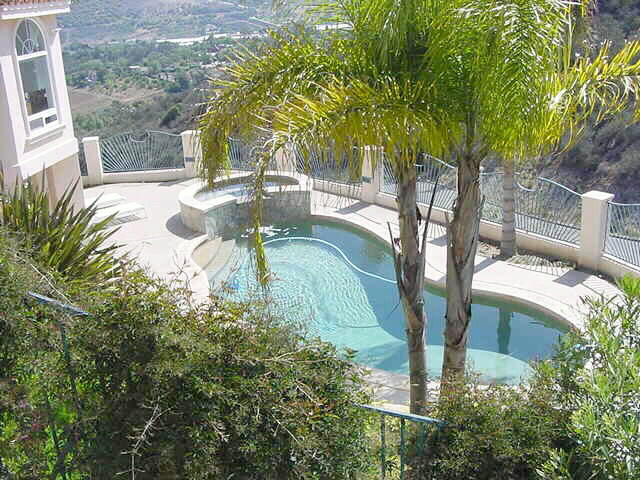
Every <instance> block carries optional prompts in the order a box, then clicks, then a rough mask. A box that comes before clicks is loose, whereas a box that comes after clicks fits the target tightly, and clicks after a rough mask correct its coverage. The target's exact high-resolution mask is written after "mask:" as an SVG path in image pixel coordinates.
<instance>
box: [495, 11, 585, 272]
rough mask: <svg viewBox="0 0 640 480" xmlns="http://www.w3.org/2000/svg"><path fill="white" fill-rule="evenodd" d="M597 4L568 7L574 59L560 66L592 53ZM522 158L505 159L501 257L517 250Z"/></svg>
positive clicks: (569, 42)
mask: <svg viewBox="0 0 640 480" xmlns="http://www.w3.org/2000/svg"><path fill="white" fill-rule="evenodd" d="M596 8H597V5H596V2H595V0H587V1H586V2H583V3H582V4H581V5H580V4H574V5H573V7H572V8H571V9H570V11H569V15H570V18H569V20H570V21H572V23H569V28H567V29H565V33H566V36H565V42H564V43H563V44H562V47H561V49H562V50H565V54H566V49H567V48H570V55H571V62H566V61H565V62H562V63H560V64H559V65H558V66H559V67H562V66H567V65H568V64H570V63H572V62H575V61H576V59H577V58H578V57H579V56H580V55H589V54H590V46H591V38H592V22H591V21H592V16H593V13H594V12H595V9H596ZM517 165H519V162H517V161H516V159H515V158H503V159H502V168H503V175H502V235H501V238H500V257H501V258H503V259H507V258H511V257H512V256H513V255H515V253H516V247H517V245H516V222H515V216H516V180H515V167H516V166H517Z"/></svg>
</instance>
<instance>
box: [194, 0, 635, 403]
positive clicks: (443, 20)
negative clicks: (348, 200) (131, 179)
mask: <svg viewBox="0 0 640 480" xmlns="http://www.w3.org/2000/svg"><path fill="white" fill-rule="evenodd" d="M315 5H316V8H318V9H320V11H321V12H322V14H326V15H328V16H330V17H331V18H332V19H333V20H334V21H336V22H337V23H339V24H347V25H348V26H349V28H347V29H345V30H342V31H334V32H332V33H331V34H329V35H327V36H323V37H321V38H319V39H316V38H314V37H313V36H310V35H307V34H305V33H304V32H302V31H301V32H296V33H292V32H288V31H284V32H280V33H277V34H276V33H274V34H272V36H271V40H270V41H269V42H266V43H265V44H264V45H263V46H262V47H261V49H260V50H259V51H258V52H257V53H251V52H243V53H241V54H239V56H238V58H237V60H236V61H235V62H234V63H233V64H232V66H231V67H229V68H228V70H227V73H228V76H227V79H226V80H225V82H224V83H223V84H222V85H221V88H219V89H218V90H217V91H216V94H215V95H214V97H213V98H212V100H211V102H210V103H209V107H208V110H207V112H206V114H205V115H203V117H202V119H201V122H200V129H201V131H202V147H203V162H202V165H203V170H202V172H201V173H202V175H203V177H205V178H207V179H209V181H212V180H213V179H214V178H215V177H217V176H218V175H220V174H221V173H223V172H224V171H225V170H227V169H228V168H229V163H228V159H227V156H226V151H227V137H228V136H230V135H231V134H237V133H240V134H247V133H251V132H255V131H256V130H258V131H260V132H261V133H264V132H267V133H268V138H269V140H268V141H266V142H265V143H264V150H263V155H262V156H261V160H260V161H259V162H258V163H257V166H256V176H255V191H256V192H260V191H261V187H262V184H263V181H264V176H265V172H266V169H267V164H268V158H269V155H270V154H271V153H272V152H274V151H276V150H277V149H279V148H281V147H282V146H284V145H285V144H287V143H288V142H293V143H295V144H297V145H299V146H300V147H301V149H302V150H303V152H304V151H308V150H309V149H310V148H312V147H311V146H313V145H322V146H325V145H330V146H331V148H332V149H333V150H334V156H335V158H340V156H341V155H342V154H343V153H347V152H350V151H351V149H352V146H353V145H354V144H357V145H376V146H379V147H381V148H382V149H383V151H384V152H385V154H386V157H387V159H388V161H389V163H390V165H391V167H392V168H393V171H394V173H395V175H396V177H397V179H398V220H399V226H400V247H401V248H400V249H399V251H395V249H394V259H395V267H396V279H397V282H398V290H399V294H400V299H401V303H402V306H403V310H404V314H405V326H406V332H407V342H408V349H409V369H410V381H411V390H410V392H411V401H410V407H411V411H412V412H415V413H421V412H423V406H424V399H425V394H426V385H425V383H426V381H425V377H426V365H425V355H424V334H425V328H426V320H427V319H426V317H425V314H424V308H423V307H424V306H423V296H422V290H423V286H424V253H425V247H426V237H424V236H423V238H422V239H420V238H419V235H418V223H417V218H416V208H415V207H416V183H417V178H416V169H415V164H416V158H417V155H418V153H419V152H425V151H426V152H429V153H431V154H432V155H435V156H442V155H445V154H446V155H447V156H449V155H450V156H451V157H452V158H453V160H454V161H455V162H456V163H457V165H458V178H457V187H458V188H457V191H458V194H457V199H456V202H455V205H454V208H453V215H452V218H451V220H450V221H449V222H448V225H447V231H448V247H447V282H446V283H447V323H446V331H445V354H444V365H443V379H444V380H447V379H448V378H449V377H451V376H459V375H461V374H462V373H463V372H464V364H465V358H466V344H467V332H468V327H469V322H470V320H471V313H470V312H471V282H472V279H473V272H474V258H475V253H476V249H477V242H478V228H479V220H480V212H481V208H482V197H481V194H480V190H479V173H480V164H481V162H482V160H483V159H484V158H485V157H486V156H487V155H488V154H489V153H490V152H495V153H498V154H499V155H502V156H503V157H506V158H513V157H516V156H521V157H522V158H527V157H528V156H529V155H533V154H536V153H538V152H539V151H541V150H542V149H543V147H549V146H552V145H554V144H555V143H557V142H558V141H559V139H561V138H563V136H565V133H566V131H567V126H570V125H575V124H577V122H579V121H580V120H582V117H583V116H584V115H586V114H587V113H588V112H589V111H590V110H591V111H593V110H594V109H595V108H596V106H599V105H607V104H608V102H613V103H614V104H619V103H620V102H623V101H626V100H627V99H628V98H629V96H630V95H632V94H633V93H634V92H635V90H636V89H637V83H635V80H631V75H636V74H637V73H638V71H640V68H639V67H638V66H637V65H635V64H634V65H632V66H627V65H628V64H629V63H630V61H631V59H632V58H633V56H634V55H635V54H636V53H638V51H639V48H638V45H637V44H632V45H631V46H629V47H628V48H627V49H626V50H625V51H624V53H622V54H621V55H620V54H619V55H618V56H616V57H614V58H613V59H611V60H610V61H607V59H606V58H604V57H598V58H596V59H595V60H593V61H590V60H588V59H580V61H579V62H577V65H576V66H575V68H573V69H571V70H568V69H563V73H562V74H557V73H556V72H557V70H558V69H557V68H556V66H557V64H558V62H560V61H561V60H562V59H560V60H559V58H558V56H557V55H556V54H557V52H558V45H559V44H561V42H558V39H561V38H564V33H565V30H566V28H568V27H567V24H566V20H567V11H568V10H569V9H570V8H571V7H572V6H573V5H574V4H573V2H570V1H569V0H553V1H552V0H548V1H543V0H537V1H536V0H511V1H509V0H395V1H391V0H321V1H320V2H319V5H318V2H315ZM634 78H635V77H634ZM605 80H611V81H614V82H615V81H616V80H619V81H621V82H626V85H627V86H629V90H616V89H615V87H612V85H613V83H606V82H604V83H603V81H605ZM616 85H617V84H616ZM610 110H611V108H605V107H601V111H602V112H604V113H606V112H609V111H610ZM349 158H353V159H352V160H350V165H349V167H348V168H351V169H356V170H357V169H358V168H360V165H361V162H362V159H358V158H354V157H352V156H349ZM261 202H262V196H261V195H259V194H256V195H255V199H254V205H255V208H254V212H255V215H254V237H255V246H256V252H257V264H258V267H259V268H258V272H259V275H260V279H261V280H262V279H264V278H266V277H265V275H266V269H265V268H264V267H265V263H266V260H265V258H264V252H263V249H262V243H261V237H260V234H259V228H258V227H259V224H260V209H261Z"/></svg>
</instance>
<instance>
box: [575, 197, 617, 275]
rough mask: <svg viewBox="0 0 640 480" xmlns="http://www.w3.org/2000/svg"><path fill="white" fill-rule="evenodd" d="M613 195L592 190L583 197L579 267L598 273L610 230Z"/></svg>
mask: <svg viewBox="0 0 640 480" xmlns="http://www.w3.org/2000/svg"><path fill="white" fill-rule="evenodd" d="M612 199H613V194H611V193H605V192H598V191H596V190H592V191H590V192H587V193H585V194H584V195H582V218H581V225H580V252H579V255H578V266H579V267H580V268H586V269H588V270H593V271H597V270H598V267H599V262H600V258H602V256H603V255H604V243H605V240H606V238H607V229H608V228H609V222H608V214H609V202H610V201H611V200H612Z"/></svg>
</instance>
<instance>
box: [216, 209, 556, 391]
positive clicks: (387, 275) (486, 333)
mask: <svg viewBox="0 0 640 480" xmlns="http://www.w3.org/2000/svg"><path fill="white" fill-rule="evenodd" d="M265 242H266V251H267V257H268V259H269V263H270V267H271V270H272V272H273V274H274V277H275V280H274V281H273V283H272V285H271V294H272V296H273V297H274V299H275V300H276V305H277V306H276V308H278V309H279V313H281V314H282V315H284V316H286V317H287V318H290V319H291V320H292V321H298V322H300V323H303V324H304V325H305V327H306V329H307V331H308V333H309V334H311V335H316V336H319V337H320V338H322V339H323V340H325V341H328V342H331V343H333V344H334V345H336V346H338V347H341V348H349V349H353V350H356V351H357V354H356V357H355V359H356V361H357V362H359V363H362V364H364V365H367V366H369V367H374V368H379V369H382V370H387V371H390V372H397V373H404V374H406V373H408V358H407V349H406V344H405V333H404V320H403V313H402V307H401V306H400V305H398V293H397V290H396V285H395V282H394V270H393V260H392V257H391V251H390V249H389V247H387V246H386V245H385V244H384V243H383V242H381V241H379V240H378V239H375V238H374V237H372V236H370V235H366V234H364V233H361V232H360V231H358V230H356V229H353V228H349V227H346V226H343V225H339V224H336V223H330V222H313V223H311V222H309V223H302V224H296V225H281V226H277V227H272V228H270V229H268V231H267V233H266V235H265ZM237 245H238V248H237V252H236V255H235V260H233V261H230V262H229V264H228V265H227V267H226V268H223V269H221V270H220V271H218V272H216V273H215V274H212V275H211V276H210V278H211V282H212V284H218V283H219V282H221V281H225V282H226V283H227V285H230V286H231V287H232V288H233V289H234V290H235V292H236V294H237V295H239V296H243V295H247V294H248V293H249V292H251V291H254V290H255V287H256V283H255V280H254V273H253V269H252V265H251V262H250V261H249V260H248V256H247V255H246V248H245V247H243V246H242V245H243V240H242V239H238V242H237ZM443 295H444V292H442V291H439V290H438V289H435V288H427V289H426V290H425V305H426V309H427V320H428V327H427V368H428V374H429V377H431V378H434V377H437V376H439V374H440V370H441V368H442V350H443V349H442V344H443V339H442V332H443V331H444V313H445V299H444V298H443ZM566 331H567V328H566V327H565V326H564V325H562V324H560V323H558V322H557V321H555V320H553V319H551V318H549V317H546V316H545V315H543V314H541V313H539V312H536V311H534V310H531V309H527V308H525V307H521V306H518V305H514V304H510V303H505V302H500V301H495V300H491V299H488V298H480V297H474V304H473V307H472V323H471V327H470V334H469V350H468V355H467V359H468V367H469V368H470V369H471V370H473V371H475V372H477V373H478V374H480V375H481V378H482V380H483V381H485V382H497V383H510V384H511V383H517V382H519V381H520V380H521V379H522V378H526V376H527V375H528V374H529V373H530V371H531V368H530V366H529V362H531V361H532V360H535V359H540V358H545V357H548V356H549V355H550V354H551V353H552V352H553V349H554V345H555V344H556V343H557V340H558V337H559V336H561V335H562V334H564V333H565V332H566Z"/></svg>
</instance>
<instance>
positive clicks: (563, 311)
mask: <svg viewBox="0 0 640 480" xmlns="http://www.w3.org/2000/svg"><path fill="white" fill-rule="evenodd" d="M196 181H197V180H183V181H174V182H162V183H122V184H110V185H101V186H98V187H92V188H87V189H85V196H86V197H96V196H98V195H100V194H103V193H118V194H120V195H122V196H123V197H125V198H126V200H127V201H128V202H136V203H139V204H141V205H143V206H144V207H145V209H146V218H144V219H140V220H136V221H132V222H129V223H123V224H122V225H120V229H119V230H118V231H117V232H116V233H115V234H114V236H113V237H112V238H113V240H114V241H115V242H116V243H120V244H122V245H123V246H124V248H125V249H126V250H127V251H130V252H131V254H132V255H133V256H134V257H135V258H137V260H138V261H139V263H140V264H141V265H143V266H146V267H147V268H148V269H149V271H150V272H151V273H153V274H155V275H158V276H161V277H165V278H172V277H175V275H177V274H180V273H184V272H185V271H188V269H187V268H185V267H187V266H186V265H185V258H184V255H185V252H190V251H191V250H192V249H193V247H194V246H195V243H198V242H199V241H201V237H202V235H201V234H200V233H198V232H193V231H192V230H189V229H187V228H186V227H185V226H184V225H183V224H182V222H181V220H180V213H179V212H180V207H179V204H178V195H179V193H180V192H181V191H182V190H183V189H185V188H186V187H188V186H190V185H192V184H193V183H194V182H196ZM312 215H314V216H316V217H320V218H326V219H332V220H335V221H338V222H343V223H348V224H350V225H352V226H355V227H358V228H361V229H363V230H366V231H368V232H370V233H372V234H374V235H375V236H377V237H379V238H381V239H382V240H384V241H385V242H387V243H389V240H388V226H387V224H388V223H389V224H391V227H392V230H393V231H394V234H397V231H398V220H397V214H396V212H395V211H394V210H392V209H389V208H385V207H382V206H379V205H373V204H367V203H364V202H361V201H359V200H352V199H349V198H345V197H337V196H334V195H331V194H327V193H322V192H317V191H314V192H313V197H312ZM428 239H429V245H428V251H427V268H426V277H427V281H428V282H429V283H432V284H435V285H440V286H444V281H445V272H446V238H445V229H444V227H443V226H442V225H438V224H433V225H431V226H430V229H429V232H428ZM194 242H195V243H194ZM475 265H476V273H475V277H474V282H473V288H474V294H480V295H483V294H486V295H488V296H492V297H498V298H503V299H508V300H512V301H515V302H518V303H521V304H524V305H528V306H533V307H535V308H537V309H539V310H542V311H543V312H545V313H547V314H548V315H550V316H552V317H555V318H558V319H561V320H564V321H568V322H569V323H571V324H572V325H573V326H576V327H580V326H581V325H582V317H583V314H584V309H583V308H582V307H581V304H582V300H581V299H582V298H585V297H591V296H598V295H601V294H602V295H605V296H611V295H615V294H617V293H618V289H617V288H616V287H615V285H613V284H611V283H609V282H607V281H606V280H604V279H602V278H600V277H597V276H595V275H591V274H588V273H585V272H581V271H578V270H569V269H552V268H548V269H540V268H531V267H528V266H526V265H514V264H511V263H508V262H505V261H500V260H495V259H492V258H487V257H484V256H481V255H477V256H476V259H475ZM202 281H203V279H202V278H200V282H202ZM204 281H205V282H206V278H205V279H204ZM370 380H371V382H370V383H371V384H372V385H373V386H374V388H375V395H376V397H377V398H378V399H381V400H384V401H387V402H390V403H398V404H401V403H405V402H406V399H407V398H408V379H407V377H405V376H403V375H396V374H393V375H390V374H386V372H382V371H372V374H371V377H370Z"/></svg>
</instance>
